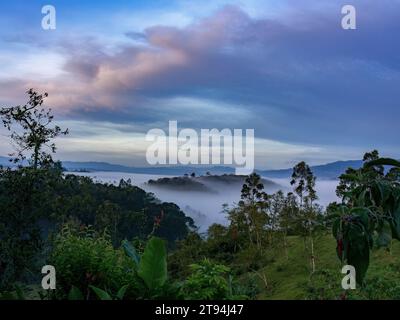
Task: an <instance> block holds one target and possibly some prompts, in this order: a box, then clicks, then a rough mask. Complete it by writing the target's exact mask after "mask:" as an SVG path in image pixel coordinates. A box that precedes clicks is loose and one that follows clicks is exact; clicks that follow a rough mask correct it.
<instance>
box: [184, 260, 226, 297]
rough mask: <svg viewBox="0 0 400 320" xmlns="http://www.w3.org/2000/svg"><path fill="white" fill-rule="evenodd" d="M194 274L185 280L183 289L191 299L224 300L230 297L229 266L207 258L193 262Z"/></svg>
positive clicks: (185, 294)
mask: <svg viewBox="0 0 400 320" xmlns="http://www.w3.org/2000/svg"><path fill="white" fill-rule="evenodd" d="M191 268H192V275H191V276H190V277H189V278H188V279H187V280H186V281H185V282H184V284H183V287H182V291H183V293H184V296H185V298H186V299H189V300H224V299H229V298H230V292H229V283H228V279H227V276H228V273H229V268H228V267H225V266H223V265H219V264H215V263H212V262H211V261H209V260H207V259H205V260H203V261H201V262H200V263H198V264H192V265H191Z"/></svg>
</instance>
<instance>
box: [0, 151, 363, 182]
mask: <svg viewBox="0 0 400 320" xmlns="http://www.w3.org/2000/svg"><path fill="white" fill-rule="evenodd" d="M362 163H363V162H362V160H342V161H334V162H329V163H326V164H322V165H315V166H311V170H312V171H313V173H314V174H315V176H316V177H318V178H320V179H337V178H338V177H339V176H340V175H341V174H342V173H344V172H345V170H346V169H347V168H348V167H352V168H354V169H358V168H360V167H361V166H362ZM62 164H63V167H64V168H65V169H66V170H67V171H89V172H91V171H115V172H125V173H138V174H153V175H171V176H176V175H179V176H180V175H185V174H191V173H192V172H194V173H195V174H196V175H205V174H207V173H210V174H213V175H216V174H233V173H234V172H235V168H233V167H227V166H163V167H130V166H124V165H118V164H112V163H108V162H97V161H63V162H62ZM0 165H2V166H13V165H12V164H11V163H10V162H9V158H7V157H4V156H0ZM255 171H256V172H257V173H258V174H260V175H262V176H265V177H269V178H289V177H290V176H291V174H292V168H287V169H275V170H259V169H256V170H255Z"/></svg>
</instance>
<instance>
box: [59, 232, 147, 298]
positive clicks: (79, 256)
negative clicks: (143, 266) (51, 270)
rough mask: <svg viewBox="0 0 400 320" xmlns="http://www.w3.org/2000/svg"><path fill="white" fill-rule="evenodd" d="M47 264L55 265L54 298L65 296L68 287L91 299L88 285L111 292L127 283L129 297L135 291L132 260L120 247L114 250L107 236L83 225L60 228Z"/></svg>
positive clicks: (135, 279)
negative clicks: (76, 228)
mask: <svg viewBox="0 0 400 320" xmlns="http://www.w3.org/2000/svg"><path fill="white" fill-rule="evenodd" d="M51 264H52V265H54V267H55V268H56V276H57V289H58V290H57V293H58V298H66V296H67V295H68V293H69V291H70V290H71V288H72V287H75V288H77V289H79V290H80V292H82V294H83V295H84V297H85V298H86V299H92V298H94V294H93V291H92V290H90V288H89V286H95V287H98V288H101V289H104V290H106V291H108V292H112V293H115V292H117V291H118V290H119V289H120V288H121V287H123V286H125V285H128V291H127V296H129V295H130V296H131V297H132V295H133V296H136V295H137V293H138V292H139V288H140V282H139V280H138V278H137V276H136V273H135V271H134V268H135V266H134V262H133V261H132V260H131V259H130V258H129V257H127V256H126V255H125V254H124V252H123V251H122V250H121V249H117V250H116V249H114V248H113V246H112V244H111V241H110V239H109V237H107V236H106V235H97V234H95V232H94V231H93V230H91V229H90V228H87V227H83V228H82V230H80V231H75V230H71V228H69V227H64V228H63V230H62V231H61V233H60V234H59V235H58V236H57V237H56V239H55V242H54V248H53V251H52V254H51Z"/></svg>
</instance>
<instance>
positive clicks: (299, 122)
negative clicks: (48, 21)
mask: <svg viewBox="0 0 400 320" xmlns="http://www.w3.org/2000/svg"><path fill="white" fill-rule="evenodd" d="M46 4H52V5H54V6H55V8H56V10H57V29H56V30H54V31H44V30H42V29H41V19H42V14H41V8H42V6H43V5H46ZM345 4H352V5H354V6H355V7H356V10H357V30H343V29H342V28H341V18H342V15H341V8H342V6H343V5H345ZM399 31H400V1H398V0H381V1H379V2H378V1H372V0H354V1H348V2H343V1H337V0H320V1H311V0H279V1H278V0H270V1H268V0H263V1H261V0H249V1H245V0H242V1H223V0H214V1H207V0H203V1H197V0H191V1H189V0H176V1H167V0H158V1H132V0H130V1H122V0H119V1H118V0H116V1H77V0H69V1H36V0H31V1H23V0H15V1H13V2H9V3H7V4H4V3H2V10H1V13H0V104H1V105H15V104H21V103H23V102H24V100H25V98H26V97H25V96H24V92H25V91H26V89H27V88H30V87H34V88H37V89H38V90H40V91H47V92H48V93H49V94H50V97H49V100H48V104H49V105H51V106H52V107H53V108H54V111H55V113H56V115H57V119H58V122H59V123H60V124H61V125H62V126H64V127H69V128H70V131H71V134H70V135H69V136H68V137H67V138H63V139H62V140H60V141H59V142H58V144H59V153H58V157H60V158H61V159H64V160H91V161H92V160H98V161H109V162H113V163H121V164H125V165H146V162H145V158H144V151H145V149H146V143H145V141H144V135H145V134H146V132H147V131H148V130H149V129H151V128H166V127H167V126H168V121H169V120H177V121H178V124H179V126H180V127H182V128H184V127H190V128H195V129H200V128H209V129H211V128H218V129H223V128H230V129H234V128H242V129H246V128H254V129H255V134H256V138H257V141H256V166H257V167H260V168H279V167H288V166H291V165H293V163H295V162H297V161H299V160H306V161H308V162H310V163H311V164H319V163H326V162H329V161H335V160H340V159H356V158H361V156H362V154H363V153H364V152H365V151H368V150H371V149H373V148H378V149H379V150H380V151H381V153H382V154H384V155H387V156H392V157H400V148H399V138H398V137H399V133H400V132H399V131H400V130H399V125H398V124H399V118H400V108H399V107H400V106H399V101H400V90H399V83H400V55H399V52H400V42H399V41H398V32H399ZM1 134H2V135H3V136H2V137H1V138H0V154H3V155H5V154H7V152H9V151H10V147H9V145H8V140H7V138H6V137H5V136H4V135H5V132H4V131H2V132H1Z"/></svg>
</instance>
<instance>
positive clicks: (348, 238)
mask: <svg viewBox="0 0 400 320" xmlns="http://www.w3.org/2000/svg"><path fill="white" fill-rule="evenodd" d="M364 161H365V164H364V166H363V167H362V168H360V169H358V170H354V169H348V170H347V171H346V173H345V174H344V175H342V176H341V177H340V179H341V181H340V184H339V186H338V189H337V194H338V195H341V196H342V198H343V200H342V202H343V204H342V205H340V206H337V205H336V206H332V207H330V209H331V210H332V211H333V213H334V214H337V215H338V218H337V219H336V221H335V222H334V224H333V227H332V231H333V235H334V237H335V238H336V240H337V252H338V256H339V258H340V259H341V261H342V262H346V261H347V263H348V264H350V265H353V266H354V267H355V269H356V277H357V282H358V283H362V281H363V279H364V277H365V274H366V272H367V270H368V266H369V257H370V249H372V247H373V246H374V245H375V246H376V247H378V248H379V247H389V246H390V244H391V241H392V238H393V239H398V240H399V239H400V237H399V236H400V183H399V180H398V177H397V176H393V175H392V174H391V173H392V171H390V174H389V173H387V174H385V171H384V166H385V165H395V166H397V165H399V163H398V161H396V160H393V159H387V158H379V154H378V152H377V151H373V152H371V153H367V154H365V156H364Z"/></svg>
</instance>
